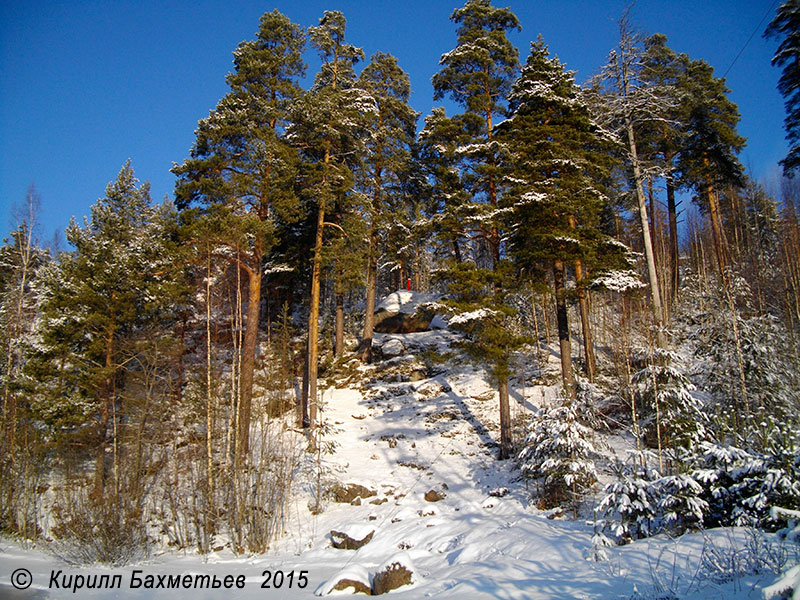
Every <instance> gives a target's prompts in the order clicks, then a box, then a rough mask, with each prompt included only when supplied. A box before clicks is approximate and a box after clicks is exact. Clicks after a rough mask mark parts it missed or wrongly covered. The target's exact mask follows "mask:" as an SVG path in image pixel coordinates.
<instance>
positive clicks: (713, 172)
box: [678, 56, 745, 276]
mask: <svg viewBox="0 0 800 600" xmlns="http://www.w3.org/2000/svg"><path fill="white" fill-rule="evenodd" d="M682 60H683V62H684V63H685V64H684V67H683V73H682V75H681V83H680V88H681V90H682V91H683V92H684V93H685V97H684V98H683V100H682V102H681V113H682V114H681V120H682V121H683V127H684V128H685V134H684V135H685V141H684V143H683V146H684V147H683V150H682V151H681V154H680V158H679V161H678V166H679V169H680V171H681V179H682V184H683V185H686V186H689V187H692V188H694V189H695V190H696V192H697V196H696V200H697V201H698V203H699V204H700V206H701V208H703V209H704V210H705V211H706V212H707V214H708V216H709V220H710V221H711V231H712V234H713V240H714V252H715V256H716V261H717V268H718V270H719V272H720V273H721V274H722V276H724V273H725V269H726V268H727V267H728V266H729V265H730V251H729V248H728V242H727V238H726V236H725V229H724V226H723V221H722V209H721V206H720V189H721V188H722V186H725V185H728V184H732V185H734V186H737V187H738V186H741V185H743V184H744V178H743V169H742V165H741V163H740V162H739V160H738V158H737V157H736V154H737V153H738V152H739V151H740V150H741V149H742V148H743V147H744V143H745V140H744V138H743V137H741V136H740V135H739V134H738V132H737V130H736V125H737V124H738V122H739V111H738V108H737V106H736V105H735V104H734V103H733V102H731V101H730V100H729V99H728V98H727V94H728V93H729V92H730V90H729V89H728V88H727V87H726V86H725V80H724V79H719V78H716V77H714V69H713V67H711V66H710V65H709V64H708V63H706V62H705V61H702V60H689V59H688V58H687V57H685V56H683V57H682Z"/></svg>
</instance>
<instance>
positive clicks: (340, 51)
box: [289, 11, 377, 427]
mask: <svg viewBox="0 0 800 600" xmlns="http://www.w3.org/2000/svg"><path fill="white" fill-rule="evenodd" d="M346 24H347V22H346V19H345V18H344V15H343V14H342V13H341V12H339V11H326V12H325V13H324V14H323V16H322V18H321V19H320V22H319V25H318V26H316V27H310V28H309V37H310V40H311V45H312V46H313V47H314V48H316V49H317V51H318V53H319V55H320V58H321V59H322V66H321V67H320V71H319V73H317V75H316V78H315V82H314V86H313V88H312V89H311V90H310V91H309V92H308V93H307V94H306V95H305V96H304V97H303V98H302V99H301V100H300V101H299V102H297V103H295V106H294V107H293V111H292V126H291V127H290V129H289V139H290V141H291V143H292V144H293V145H294V146H295V147H297V148H298V149H299V150H300V153H301V156H302V160H303V164H302V165H301V171H300V185H301V187H302V188H303V193H304V196H305V198H304V199H305V200H306V201H307V202H308V204H309V208H308V213H309V214H312V215H315V217H316V218H315V219H314V225H313V227H314V231H315V234H314V245H313V251H312V258H311V261H312V263H311V289H310V293H309V313H308V314H309V316H308V342H307V358H306V366H307V377H305V383H304V385H303V398H302V405H303V407H302V414H303V426H304V427H309V426H311V425H313V424H315V423H316V421H317V375H318V370H319V309H320V289H321V283H322V268H323V262H324V256H323V252H324V251H323V245H324V241H325V235H324V234H325V228H326V226H328V227H330V226H332V222H326V215H329V214H330V213H331V212H336V210H337V205H336V204H337V203H339V207H338V210H339V212H340V213H342V214H343V213H344V212H347V210H345V207H344V206H343V205H342V203H343V202H345V200H346V196H347V194H348V193H349V192H350V190H351V188H352V186H353V169H352V166H353V161H357V160H358V157H359V156H360V155H361V144H362V140H363V138H364V137H365V136H366V135H367V127H368V125H369V122H370V121H371V119H372V118H373V117H374V116H375V115H376V114H377V108H376V106H375V100H374V99H373V98H372V96H371V95H369V94H368V93H367V92H365V91H364V90H361V89H360V88H357V87H355V86H354V85H355V75H354V72H353V65H354V64H355V63H356V62H358V61H359V60H361V59H363V58H364V52H363V51H362V50H361V48H357V47H356V46H353V45H352V44H348V43H347V42H346V41H345V28H346ZM338 227H339V228H341V226H340V225H339V226H338Z"/></svg>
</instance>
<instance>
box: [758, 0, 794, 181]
mask: <svg viewBox="0 0 800 600" xmlns="http://www.w3.org/2000/svg"><path fill="white" fill-rule="evenodd" d="M798 31H800V2H798V0H787V1H786V2H783V3H782V4H781V5H780V6H779V7H778V12H777V14H776V15H775V18H773V19H772V21H771V22H770V24H769V26H768V27H767V30H766V31H765V32H764V36H765V37H773V38H778V39H780V44H779V45H778V49H777V50H776V51H775V56H774V57H773V58H772V64H773V66H778V67H781V69H783V71H782V73H781V78H780V80H779V81H778V91H779V92H780V93H781V95H782V96H783V98H784V100H785V107H786V119H785V120H784V122H783V123H784V128H785V129H786V139H787V140H788V141H789V153H788V154H787V155H786V158H784V159H783V160H782V161H781V162H780V164H782V165H783V172H784V173H785V174H786V175H791V174H792V173H793V172H794V171H795V170H796V169H797V167H798V166H799V165H800V92H798V90H800V39H798Z"/></svg>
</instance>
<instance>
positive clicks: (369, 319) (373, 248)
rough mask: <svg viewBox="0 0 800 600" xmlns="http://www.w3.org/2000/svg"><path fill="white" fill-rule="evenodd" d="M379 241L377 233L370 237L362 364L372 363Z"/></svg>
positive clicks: (360, 357) (361, 352)
mask: <svg viewBox="0 0 800 600" xmlns="http://www.w3.org/2000/svg"><path fill="white" fill-rule="evenodd" d="M377 246H378V240H377V235H376V233H375V231H373V232H372V234H371V235H370V237H369V257H368V263H367V289H366V292H367V307H366V308H365V309H364V329H363V331H362V333H361V344H360V345H359V346H358V351H357V356H358V358H359V360H361V362H365V363H368V362H371V361H372V334H373V332H374V328H375V288H376V286H377V282H378V260H377V250H378V248H377Z"/></svg>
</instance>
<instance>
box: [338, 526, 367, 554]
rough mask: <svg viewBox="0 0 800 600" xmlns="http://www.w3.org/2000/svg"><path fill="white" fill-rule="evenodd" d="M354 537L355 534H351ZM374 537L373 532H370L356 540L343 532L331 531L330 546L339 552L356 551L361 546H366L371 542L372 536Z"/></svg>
mask: <svg viewBox="0 0 800 600" xmlns="http://www.w3.org/2000/svg"><path fill="white" fill-rule="evenodd" d="M353 535H355V534H353ZM373 535H375V530H374V529H373V530H371V531H370V532H369V533H368V534H367V535H365V536H363V537H362V538H361V539H356V538H354V537H351V536H350V535H348V534H347V533H346V532H344V531H331V538H332V539H333V541H332V544H333V547H334V548H338V549H339V550H358V549H359V548H361V547H362V546H366V545H367V544H369V542H370V541H371V540H372V536H373Z"/></svg>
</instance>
